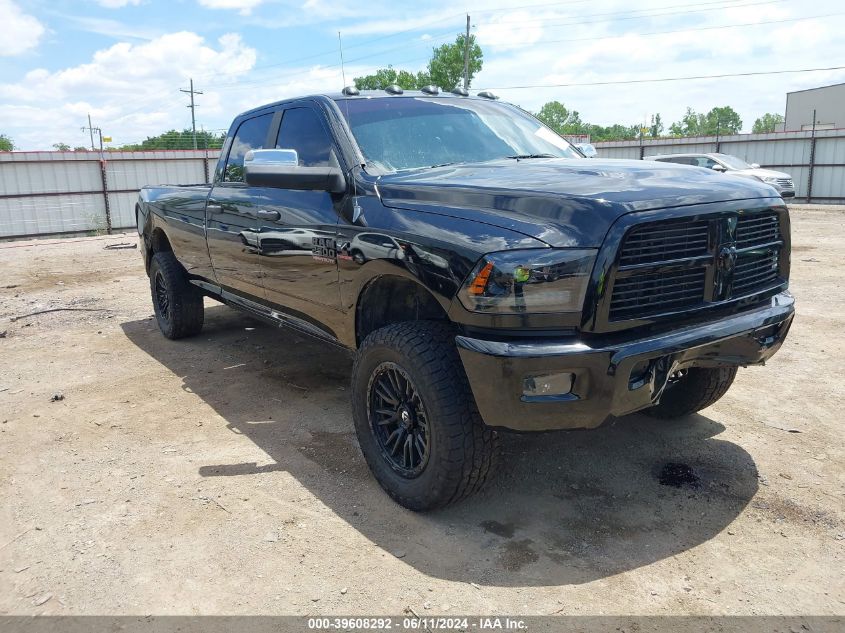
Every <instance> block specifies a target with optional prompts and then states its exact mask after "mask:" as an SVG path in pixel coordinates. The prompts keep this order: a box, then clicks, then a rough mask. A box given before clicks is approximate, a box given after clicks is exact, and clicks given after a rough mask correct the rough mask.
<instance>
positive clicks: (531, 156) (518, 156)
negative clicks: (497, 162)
mask: <svg viewBox="0 0 845 633" xmlns="http://www.w3.org/2000/svg"><path fill="white" fill-rule="evenodd" d="M505 158H513V159H514V160H524V159H526V158H560V157H559V156H555V155H554V154H516V155H514V156H505Z"/></svg>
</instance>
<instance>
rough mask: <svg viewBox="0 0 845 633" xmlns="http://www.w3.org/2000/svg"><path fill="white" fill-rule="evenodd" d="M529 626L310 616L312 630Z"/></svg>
mask: <svg viewBox="0 0 845 633" xmlns="http://www.w3.org/2000/svg"><path fill="white" fill-rule="evenodd" d="M525 628H526V624H525V621H524V620H521V619H518V618H508V617H501V618H500V617H478V618H467V617H403V618H401V619H400V618H391V617H370V618H368V617H352V618H319V617H318V618H308V629H309V630H316V631H331V630H343V631H354V630H361V631H365V630H369V631H390V630H396V631H418V630H419V631H425V630H429V631H431V630H443V631H469V630H477V631H520V630H525Z"/></svg>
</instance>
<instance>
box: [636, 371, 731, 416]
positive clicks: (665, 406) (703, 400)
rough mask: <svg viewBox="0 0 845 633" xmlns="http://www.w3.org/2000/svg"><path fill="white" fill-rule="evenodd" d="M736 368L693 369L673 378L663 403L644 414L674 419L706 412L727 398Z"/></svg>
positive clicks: (662, 399) (645, 411)
mask: <svg viewBox="0 0 845 633" xmlns="http://www.w3.org/2000/svg"><path fill="white" fill-rule="evenodd" d="M736 371H737V368H736V367H712V368H711V367H691V368H690V369H687V370H683V373H680V375H677V376H674V377H670V379H669V382H668V384H667V385H666V389H665V390H664V392H663V395H662V396H661V397H660V403H659V404H657V405H655V406H653V407H650V408H648V409H645V410H644V411H643V413H645V414H646V415H650V416H652V417H655V418H663V419H671V418H680V417H683V416H686V415H691V414H693V413H696V412H697V411H701V410H702V409H706V408H707V407H709V406H710V405H712V404H713V403H715V402H716V401H717V400H718V399H719V398H721V397H722V396H724V395H725V394H726V393H727V391H728V389H730V387H731V385H732V384H733V381H734V378H736Z"/></svg>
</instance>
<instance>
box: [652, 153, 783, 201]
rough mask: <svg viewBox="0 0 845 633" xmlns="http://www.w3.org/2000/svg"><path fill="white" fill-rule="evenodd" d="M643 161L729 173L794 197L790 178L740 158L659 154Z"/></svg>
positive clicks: (723, 155) (728, 155)
mask: <svg viewBox="0 0 845 633" xmlns="http://www.w3.org/2000/svg"><path fill="white" fill-rule="evenodd" d="M643 160H656V161H660V162H662V163H678V164H680V165H693V166H694V167H706V168H707V169H713V170H715V171H721V172H729V173H731V174H733V175H734V176H745V177H747V178H754V179H756V180H762V181H763V182H765V183H766V184H767V185H771V186H772V187H774V188H775V189H777V191H778V193H779V194H780V195H781V197H782V198H793V197H795V185H794V183H793V182H792V176H790V175H789V174H786V173H784V172H782V171H773V170H771V169H762V168H761V167H760V165H758V164H757V163H751V164H748V163H746V162H745V161H744V160H742V159H741V158H737V157H736V156H731V155H730V154H716V153H713V154H660V155H657V156H646V157H645V158H644V159H643Z"/></svg>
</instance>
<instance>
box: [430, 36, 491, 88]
mask: <svg viewBox="0 0 845 633" xmlns="http://www.w3.org/2000/svg"><path fill="white" fill-rule="evenodd" d="M466 41H467V40H466V35H465V34H463V33H462V34H460V35H458V38H457V39H456V40H455V43H454V44H443V45H442V46H438V47H437V48H435V49H434V53H433V54H432V56H431V61H429V62H428V74H429V76H430V77H431V83H433V84H434V85H435V86H440V87H441V88H443V89H444V90H452V89H453V88H456V87H457V86H462V85H463V77H464V49H465V47H466ZM483 65H484V53H483V52H482V51H481V47H480V46H479V45H478V43H477V42H476V41H475V35H470V36H469V64H468V66H469V67H468V76H467V86H470V85H472V80H473V77H475V76H476V75H477V74H478V73H479V72H481V67H482V66H483Z"/></svg>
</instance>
